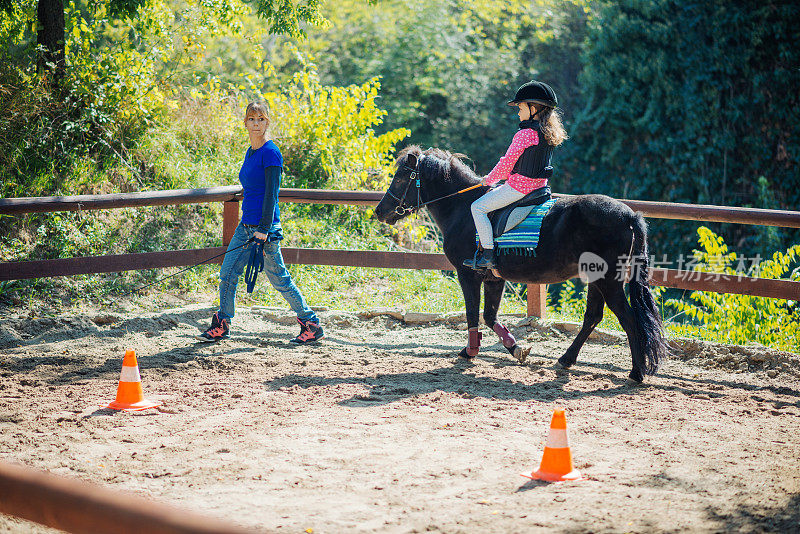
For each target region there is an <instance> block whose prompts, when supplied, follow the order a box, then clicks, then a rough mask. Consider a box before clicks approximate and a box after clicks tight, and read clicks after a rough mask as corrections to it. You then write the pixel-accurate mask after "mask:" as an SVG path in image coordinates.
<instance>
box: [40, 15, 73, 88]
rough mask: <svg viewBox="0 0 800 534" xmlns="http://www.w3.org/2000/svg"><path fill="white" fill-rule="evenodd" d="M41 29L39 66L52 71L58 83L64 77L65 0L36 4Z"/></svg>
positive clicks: (43, 69)
mask: <svg viewBox="0 0 800 534" xmlns="http://www.w3.org/2000/svg"><path fill="white" fill-rule="evenodd" d="M36 16H37V18H38V23H39V31H38V33H37V37H36V43H37V44H38V45H39V46H40V47H41V50H40V52H39V58H38V62H37V68H38V70H39V72H51V73H52V74H53V80H54V81H55V83H56V84H58V83H59V82H60V81H61V79H62V78H63V77H64V71H65V70H66V62H65V59H64V0H39V2H38V4H37V6H36Z"/></svg>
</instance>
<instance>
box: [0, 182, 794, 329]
mask: <svg viewBox="0 0 800 534" xmlns="http://www.w3.org/2000/svg"><path fill="white" fill-rule="evenodd" d="M241 192H242V189H241V187H240V186H224V187H210V188H203V189H178V190H170V191H149V192H143V193H119V194H110V195H80V196H61V197H29V198H9V199H0V215H22V214H26V213H41V212H53V211H82V210H98V209H112V208H128V207H142V206H165V205H177V204H199V203H207V202H222V203H223V206H224V207H223V228H222V236H223V239H222V241H223V245H227V244H228V243H229V242H230V239H231V237H232V236H233V232H234V230H235V228H236V225H237V223H238V219H239V202H240V200H241V198H242V196H241ZM382 196H383V193H381V192H377V191H338V190H325V189H281V191H280V195H279V199H280V201H281V202H299V203H313V204H350V205H360V206H374V205H377V203H378V202H379V201H380V199H381V198H382ZM555 196H556V197H569V196H570V195H559V194H556V195H555ZM622 202H624V203H625V204H627V205H628V206H630V207H631V208H633V209H634V210H637V211H640V212H642V214H644V215H645V216H646V217H655V218H663V219H677V220H688V221H703V222H726V223H739V224H753V225H765V226H781V227H789V228H800V211H788V210H766V209H757V208H737V207H724V206H706V205H694V204H678V203H667V202H647V201H639V200H622ZM282 250H283V255H284V260H285V261H286V263H294V264H316V265H340V266H351V267H382V268H399V269H437V270H452V269H453V266H452V265H451V264H450V262H449V261H448V260H447V258H446V257H445V256H444V254H430V253H420V252H394V251H378V250H335V249H334V250H331V249H306V248H291V247H286V248H283V249H282ZM224 251H225V248H224V246H223V247H212V248H202V249H190V250H170V251H163V252H145V253H137V254H118V255H109V256H93V257H81V258H65V259H53V260H33V261H18V262H6V263H0V280H19V279H27V278H42V277H50V276H67V275H76V274H91V273H104V272H119V271H127V270H139V269H154V268H164V267H181V266H187V265H193V264H196V263H200V262H201V261H203V260H206V259H208V258H210V257H212V256H215V255H217V254H222V253H223V252H224ZM213 262H214V263H221V262H222V259H221V257H220V258H218V259H216V260H213ZM650 282H651V283H652V284H653V285H659V286H665V287H674V288H679V289H689V290H704V291H714V292H718V293H738V294H745V295H757V296H763V297H771V298H781V299H793V300H800V282H797V281H792V280H769V279H763V278H749V277H746V276H730V275H722V274H719V273H702V272H697V271H691V270H677V269H661V268H653V269H651V271H650ZM545 290H546V286H544V285H538V284H535V285H534V284H531V285H529V286H528V315H536V316H538V317H543V316H544V313H545V297H546V294H545Z"/></svg>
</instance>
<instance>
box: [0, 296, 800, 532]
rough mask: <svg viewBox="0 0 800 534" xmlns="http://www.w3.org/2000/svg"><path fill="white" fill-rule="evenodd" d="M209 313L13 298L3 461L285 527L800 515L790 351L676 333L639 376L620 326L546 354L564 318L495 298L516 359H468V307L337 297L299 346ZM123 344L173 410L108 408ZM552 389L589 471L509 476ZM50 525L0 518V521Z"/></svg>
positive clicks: (268, 316)
mask: <svg viewBox="0 0 800 534" xmlns="http://www.w3.org/2000/svg"><path fill="white" fill-rule="evenodd" d="M17 312H18V313H17ZM15 314H16V315H15ZM209 315H210V310H209V309H208V308H200V307H191V308H180V309H175V310H170V311H166V312H161V313H155V314H151V315H147V316H141V315H138V316H137V315H133V314H129V315H125V314H120V315H118V316H106V315H98V314H96V313H91V312H87V313H86V314H83V315H79V316H74V315H71V316H63V317H57V318H39V319H32V318H30V317H28V316H27V314H25V313H23V312H21V311H19V310H17V311H15V310H10V311H9V310H6V313H5V316H6V319H4V321H3V323H2V325H0V353H1V354H2V355H1V356H0V459H2V460H6V461H15V462H20V463H23V464H27V465H29V466H33V467H38V468H43V469H48V470H51V471H53V472H54V473H58V474H63V475H68V476H73V477H80V478H83V479H86V480H90V481H94V482H98V483H101V484H105V485H107V486H109V487H112V488H120V489H122V488H124V489H126V490H133V491H136V492H138V493H140V494H142V495H145V496H150V497H153V498H155V499H158V500H160V501H164V502H168V503H172V504H175V505H179V506H182V507H186V508H190V509H193V510H196V511H199V512H202V513H206V514H211V515H214V516H218V517H221V518H226V519H229V520H231V521H235V522H238V523H240V524H243V525H247V526H253V527H258V528H262V529H264V530H265V531H276V532H303V531H305V530H306V529H313V532H315V533H326V532H345V531H347V532H423V531H433V532H448V533H450V532H537V531H542V532H544V531H547V532H552V531H557V532H584V531H592V532H651V531H654V530H661V531H668V532H679V531H687V530H691V531H695V532H698V531H699V532H717V531H719V532H722V531H725V532H729V531H776V532H792V531H795V532H797V531H798V529H799V527H798V524H800V357H798V356H796V355H791V354H787V353H777V352H774V351H769V350H767V349H764V348H748V349H741V348H737V347H724V346H719V345H711V344H704V343H696V342H686V343H683V344H681V345H680V347H679V348H678V349H677V350H676V357H675V358H673V359H671V360H670V361H669V362H667V364H666V365H665V366H664V368H663V370H662V371H661V373H660V374H659V376H657V377H655V378H652V379H649V380H648V383H647V385H646V386H643V387H631V386H628V385H626V383H625V378H626V376H627V373H628V371H629V370H630V355H629V352H628V349H627V345H625V344H624V340H621V339H619V338H618V336H617V335H615V334H601V335H598V336H596V337H595V338H594V339H592V340H590V342H589V343H587V345H586V346H585V347H584V349H583V351H582V353H581V357H580V359H579V362H578V365H577V366H576V367H575V368H574V369H572V370H570V371H556V370H555V369H553V363H554V361H555V359H556V358H557V357H558V356H559V355H561V354H562V353H563V351H564V350H565V349H566V347H567V346H568V345H569V342H570V341H571V339H572V334H571V333H570V332H569V330H571V329H572V328H574V327H573V326H572V325H563V324H562V325H548V324H542V323H538V322H536V321H527V320H522V319H520V318H515V317H506V318H504V322H505V323H506V324H508V325H517V326H515V327H513V328H512V331H513V332H514V333H515V334H516V335H517V338H518V340H520V341H521V343H523V344H524V345H526V346H529V347H531V349H532V350H531V354H530V357H529V359H528V361H527V363H526V364H525V365H520V364H518V363H517V362H516V361H515V360H513V359H512V358H511V357H510V356H509V355H508V354H507V353H506V352H505V351H504V350H502V347H501V345H499V344H495V342H496V341H497V339H496V337H495V336H494V334H493V333H492V332H491V331H489V330H488V329H484V330H483V331H484V346H483V349H482V352H481V355H480V356H479V357H478V358H477V359H476V360H475V361H474V362H472V363H469V362H465V361H463V360H459V359H458V358H457V357H456V355H457V353H458V351H459V350H460V349H461V348H462V346H463V343H464V341H465V340H466V332H465V329H466V325H465V323H464V322H462V321H460V320H459V317H458V316H457V315H455V316H450V317H448V318H445V319H446V320H438V321H435V322H431V323H421V324H414V323H411V322H403V320H398V319H396V318H394V317H391V316H389V315H386V314H383V315H377V316H375V317H368V315H367V314H364V315H362V317H358V316H356V315H352V314H346V313H340V312H331V311H325V312H322V313H321V316H322V318H323V321H324V322H325V325H326V333H327V338H326V340H325V341H324V342H323V343H321V344H319V345H317V346H310V347H298V348H293V347H291V346H290V345H289V344H288V343H287V340H288V339H289V337H291V336H292V335H294V334H295V333H296V332H295V331H296V327H295V326H296V325H295V324H294V319H293V317H292V316H290V315H289V314H288V313H286V312H285V311H280V310H275V309H266V308H252V309H244V310H241V312H240V315H239V316H237V321H236V323H235V325H234V326H235V331H234V337H233V338H232V339H231V340H228V341H226V342H222V343H219V344H216V345H204V344H196V343H195V342H194V341H193V340H192V338H191V337H190V336H191V335H193V334H194V333H195V332H196V331H197V330H198V328H199V327H200V326H201V325H205V323H206V322H207V320H208V316H209ZM393 315H396V316H397V317H400V318H401V319H402V317H403V316H402V315H401V314H399V313H393ZM428 318H430V317H428ZM406 319H407V320H408V321H421V320H425V319H426V317H425V316H419V315H416V316H412V315H408V316H406ZM128 347H130V348H134V349H136V351H137V355H138V357H139V366H140V369H141V373H142V381H143V386H144V390H145V394H146V396H147V397H148V398H156V399H161V400H163V402H164V407H163V409H162V410H160V411H159V410H155V409H151V410H147V411H145V412H140V413H135V414H128V413H117V412H112V411H110V410H103V409H98V407H99V406H101V405H105V404H107V403H108V402H109V401H111V400H113V398H114V394H115V391H116V385H117V380H118V378H119V372H120V366H121V358H122V355H123V353H124V350H125V349H126V348H128ZM554 407H564V408H566V410H567V421H568V424H569V427H570V439H571V446H572V454H573V457H574V459H575V462H576V467H577V468H578V469H580V470H581V471H582V472H583V473H584V474H585V475H586V477H587V480H584V481H581V482H577V483H563V484H545V483H538V482H530V481H526V479H524V478H522V477H520V476H519V473H521V472H523V471H527V472H530V471H531V470H532V469H535V468H536V467H537V466H538V461H539V459H540V457H541V453H542V448H543V446H544V442H545V439H546V437H547V429H548V424H549V418H550V415H551V413H552V409H553V408H554ZM43 531H46V529H43V528H40V527H36V526H33V525H32V524H30V523H25V522H20V521H17V520H14V519H11V518H8V517H0V532H43Z"/></svg>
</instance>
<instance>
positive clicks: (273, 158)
mask: <svg viewBox="0 0 800 534" xmlns="http://www.w3.org/2000/svg"><path fill="white" fill-rule="evenodd" d="M244 124H245V127H246V128H247V133H248V135H249V136H250V148H248V149H247V152H246V153H245V156H244V162H242V168H241V170H240V171H239V181H240V182H241V184H242V188H243V190H244V195H243V200H242V219H241V221H240V222H239V226H237V227H236V231H235V232H234V234H233V238H232V239H231V242H230V243H229V244H228V252H227V253H226V254H225V260H224V261H223V262H222V268H221V269H220V272H219V278H220V282H219V310H218V311H217V312H216V313H214V316H213V317H212V318H211V326H210V327H209V328H208V329H207V330H206V331H205V332H203V333H202V334H200V335H198V336H197V338H198V339H199V340H201V341H209V342H210V341H219V340H220V339H226V338H228V337H229V333H230V324H231V320H233V316H234V308H235V302H236V286H237V285H238V283H239V278H240V277H241V276H242V272H243V271H244V269H245V267H246V266H247V263H248V261H249V259H250V255H251V251H252V247H255V246H257V245H259V244H261V243H263V244H264V272H265V273H266V275H267V278H269V281H270V283H271V284H272V287H274V288H275V289H277V290H278V291H279V292H280V294H281V295H283V298H285V299H286V301H287V302H288V303H289V305H290V306H291V307H292V310H293V311H294V312H295V313H296V314H297V322H299V323H300V334H298V335H297V337H295V338H294V339H292V340H291V342H292V343H298V344H302V343H311V342H315V341H319V340H320V339H322V337H323V332H322V327H321V326H320V325H319V319H318V318H317V315H316V314H315V313H314V311H313V310H312V309H311V308H309V307H308V305H307V304H306V302H305V299H303V295H302V294H301V293H300V290H299V289H297V286H295V284H294V282H293V281H292V277H291V275H290V274H289V271H287V270H286V266H285V265H284V263H283V256H282V255H281V249H280V244H279V243H280V241H281V240H282V239H283V233H282V231H281V221H280V211H279V209H278V190H279V189H280V185H281V171H282V169H283V156H281V152H280V150H279V149H278V147H277V145H275V143H274V142H273V141H272V140H271V139H270V138H269V135H268V128H269V116H268V111H267V107H266V105H265V104H262V103H259V102H251V103H250V104H248V105H247V110H246V111H245V117H244Z"/></svg>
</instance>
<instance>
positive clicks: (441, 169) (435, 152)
mask: <svg viewBox="0 0 800 534" xmlns="http://www.w3.org/2000/svg"><path fill="white" fill-rule="evenodd" d="M409 154H413V155H414V156H416V157H417V158H419V157H420V156H425V159H423V160H422V164H423V166H425V167H427V168H428V170H429V171H431V172H432V173H434V174H435V176H437V177H438V178H439V179H441V180H444V181H446V182H449V181H451V175H452V174H456V175H458V176H461V177H463V178H464V179H465V180H466V181H468V182H475V181H476V180H477V179H478V176H477V175H476V174H475V171H473V170H472V169H471V168H469V166H467V164H466V163H464V159H468V158H467V156H466V155H464V154H458V153H456V154H453V153H451V152H448V151H447V150H442V149H441V148H429V149H427V150H422V148H420V147H419V146H418V145H409V146H407V147H405V148H404V149H403V150H401V151H400V152H399V153H398V154H397V161H396V162H395V169H399V168H400V166H401V165H405V163H406V161H407V160H408V156H409Z"/></svg>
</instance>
